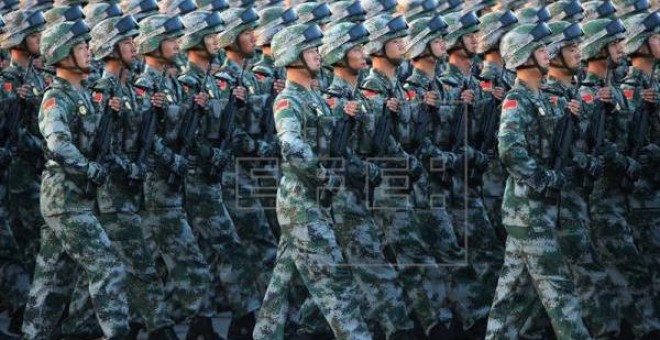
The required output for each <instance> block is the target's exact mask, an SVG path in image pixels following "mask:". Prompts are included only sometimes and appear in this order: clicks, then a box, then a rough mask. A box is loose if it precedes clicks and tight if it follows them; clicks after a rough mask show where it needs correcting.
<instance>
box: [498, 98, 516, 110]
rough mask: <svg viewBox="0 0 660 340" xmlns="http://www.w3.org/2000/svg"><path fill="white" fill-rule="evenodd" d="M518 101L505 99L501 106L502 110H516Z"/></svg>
mask: <svg viewBox="0 0 660 340" xmlns="http://www.w3.org/2000/svg"><path fill="white" fill-rule="evenodd" d="M517 108H518V101H517V100H515V99H507V100H505V101H504V103H503V104H502V110H509V109H517Z"/></svg>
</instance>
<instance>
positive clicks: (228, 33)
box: [218, 7, 259, 48]
mask: <svg viewBox="0 0 660 340" xmlns="http://www.w3.org/2000/svg"><path fill="white" fill-rule="evenodd" d="M220 15H221V16H222V20H223V21H224V22H225V30H224V31H222V32H221V33H220V34H219V35H218V39H219V41H220V47H223V48H224V47H227V46H229V45H231V44H233V43H234V42H235V41H236V39H237V38H238V36H239V35H240V34H241V33H242V32H243V31H246V30H250V29H255V28H257V25H258V20H259V14H257V12H256V11H255V10H254V8H252V7H249V8H246V9H244V8H230V9H228V10H226V11H224V12H222V13H221V14H220Z"/></svg>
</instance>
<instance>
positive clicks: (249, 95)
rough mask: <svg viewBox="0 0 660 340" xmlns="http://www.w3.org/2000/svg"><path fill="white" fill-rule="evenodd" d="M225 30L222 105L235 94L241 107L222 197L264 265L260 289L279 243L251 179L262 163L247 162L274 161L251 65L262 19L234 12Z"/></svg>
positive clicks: (250, 13) (229, 13)
mask: <svg viewBox="0 0 660 340" xmlns="http://www.w3.org/2000/svg"><path fill="white" fill-rule="evenodd" d="M221 15H222V18H223V20H224V22H225V30H224V31H222V32H221V33H220V34H219V35H218V39H219V42H220V47H221V48H224V49H225V52H226V54H227V59H226V60H225V63H224V65H223V66H222V67H221V69H220V72H219V73H218V77H219V79H218V84H219V86H220V90H221V91H222V101H223V106H224V105H226V103H227V102H229V98H230V96H235V97H236V98H235V100H237V102H238V105H236V106H234V109H235V110H237V111H236V113H235V117H236V119H235V122H234V131H235V136H234V138H233V142H232V146H231V148H232V150H233V152H234V155H235V156H236V163H235V164H234V166H232V167H230V168H225V170H224V172H223V182H222V183H223V195H224V197H225V202H226V204H227V208H228V209H229V213H230V215H231V216H232V218H233V220H234V223H235V224H236V228H237V229H238V235H240V236H241V238H242V239H243V240H244V244H245V246H246V247H247V253H248V256H250V259H251V261H253V262H252V263H253V264H254V265H255V266H259V268H261V269H258V270H257V272H260V275H259V282H258V285H259V287H260V289H265V287H266V286H267V285H268V281H269V280H270V273H271V271H272V268H273V265H274V263H275V256H276V252H277V240H276V239H275V235H274V234H273V232H272V229H271V227H270V224H269V223H268V218H267V217H266V214H265V212H264V207H263V205H262V203H261V200H260V199H259V197H257V196H256V195H255V194H254V193H253V188H255V187H256V186H257V185H258V182H257V180H256V179H255V178H254V177H252V176H251V175H250V172H251V170H252V169H254V168H255V167H256V166H258V165H259V163H257V162H256V161H251V160H248V159H242V158H261V157H273V155H274V151H275V150H276V149H275V146H276V142H274V141H272V140H269V138H266V136H267V132H266V131H264V130H263V126H262V124H261V121H262V117H263V115H265V114H269V113H270V110H269V109H268V108H266V107H265V106H266V105H265V104H266V101H267V99H268V97H269V95H270V91H269V92H260V87H259V84H258V82H257V77H256V76H255V75H254V73H253V72H252V71H251V70H250V68H249V67H248V65H247V63H248V59H249V58H252V57H253V55H254V51H255V47H256V39H255V37H254V29H255V28H256V26H257V20H258V19H259V17H258V14H257V12H256V11H255V10H254V9H253V8H251V7H250V8H247V9H240V8H231V9H228V10H226V11H224V12H222V13H221Z"/></svg>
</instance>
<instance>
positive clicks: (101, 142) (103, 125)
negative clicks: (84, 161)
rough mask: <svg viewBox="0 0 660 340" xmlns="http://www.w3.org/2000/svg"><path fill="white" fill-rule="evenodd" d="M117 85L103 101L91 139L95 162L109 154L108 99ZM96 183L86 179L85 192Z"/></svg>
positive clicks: (101, 161) (110, 119)
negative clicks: (101, 110) (95, 130)
mask: <svg viewBox="0 0 660 340" xmlns="http://www.w3.org/2000/svg"><path fill="white" fill-rule="evenodd" d="M121 72H122V71H121V70H120V71H119V74H120V75H121ZM117 87H121V85H120V84H118V83H117V84H114V86H113V88H112V90H111V91H110V95H109V96H108V99H107V100H106V101H105V105H104V107H103V116H102V117H101V121H100V122H99V126H98V129H97V133H96V135H95V136H94V141H93V145H94V148H93V152H94V154H93V155H92V157H91V158H92V159H93V160H94V161H95V162H96V163H103V162H104V160H105V159H106V157H107V156H108V155H109V154H110V143H111V142H112V125H113V120H114V119H113V115H114V114H115V113H114V112H112V108H111V107H110V100H112V98H114V97H115V94H116V93H117ZM95 186H96V185H95V184H94V182H92V181H90V180H88V181H87V187H86V188H85V194H87V195H91V194H92V193H93V192H94V187H95Z"/></svg>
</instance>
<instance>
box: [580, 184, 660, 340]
mask: <svg viewBox="0 0 660 340" xmlns="http://www.w3.org/2000/svg"><path fill="white" fill-rule="evenodd" d="M606 180H607V179H605V180H602V181H606ZM618 185H619V183H618V181H617V183H616V186H617V187H614V186H612V187H609V186H608V185H606V183H603V182H601V183H598V182H597V183H596V186H595V188H594V192H593V194H592V196H591V217H592V223H591V224H590V227H591V235H592V239H593V241H594V244H595V246H596V251H597V252H598V254H599V255H600V257H601V259H602V261H603V264H604V265H605V267H606V268H607V270H608V271H610V273H611V274H612V275H613V279H614V280H615V283H616V284H617V285H618V287H617V288H618V294H619V299H620V303H621V307H622V312H623V317H624V319H626V320H628V322H629V324H630V325H631V326H632V327H633V331H634V332H635V335H637V336H640V337H641V336H643V335H645V334H647V333H649V332H651V331H653V330H658V329H660V320H659V319H658V314H657V311H656V306H655V305H654V304H655V303H656V301H657V297H656V296H654V294H653V291H652V289H651V285H650V282H651V274H650V272H649V267H648V266H649V263H647V262H646V261H645V258H644V256H643V255H642V254H641V253H640V252H639V249H638V248H637V245H636V244H635V242H634V239H633V232H632V230H631V228H630V225H629V224H628V223H627V221H626V219H625V213H626V212H625V197H624V195H623V194H622V193H621V192H620V189H619V188H618Z"/></svg>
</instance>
